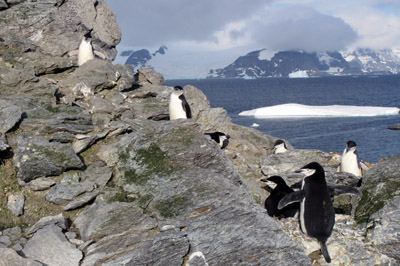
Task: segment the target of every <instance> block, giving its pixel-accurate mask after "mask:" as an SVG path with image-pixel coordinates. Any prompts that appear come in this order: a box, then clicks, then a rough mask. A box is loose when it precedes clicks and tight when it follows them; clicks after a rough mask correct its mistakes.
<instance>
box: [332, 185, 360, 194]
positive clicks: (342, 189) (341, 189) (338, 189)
mask: <svg viewBox="0 0 400 266" xmlns="http://www.w3.org/2000/svg"><path fill="white" fill-rule="evenodd" d="M328 190H329V193H330V194H331V195H332V196H338V195H342V194H353V195H361V192H360V191H359V190H358V189H357V188H355V187H350V186H328Z"/></svg>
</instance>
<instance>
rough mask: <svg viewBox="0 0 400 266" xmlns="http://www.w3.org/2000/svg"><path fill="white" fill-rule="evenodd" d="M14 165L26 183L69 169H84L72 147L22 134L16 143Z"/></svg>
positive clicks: (19, 176) (18, 175)
mask: <svg viewBox="0 0 400 266" xmlns="http://www.w3.org/2000/svg"><path fill="white" fill-rule="evenodd" d="M14 145H15V146H16V149H15V156H14V165H15V166H16V167H17V169H18V174H17V177H18V178H20V179H21V180H22V181H24V182H29V181H31V180H33V179H36V178H38V177H43V176H56V175H60V174H62V173H63V172H64V171H66V170H69V169H81V168H83V167H84V164H83V162H82V161H81V159H80V158H79V157H78V156H77V155H76V154H75V152H74V150H73V149H72V148H71V146H69V145H66V144H61V143H57V142H49V141H47V140H46V139H45V138H43V137H38V136H32V135H30V134H28V133H22V134H20V135H19V136H18V137H17V138H16V139H15V141H14Z"/></svg>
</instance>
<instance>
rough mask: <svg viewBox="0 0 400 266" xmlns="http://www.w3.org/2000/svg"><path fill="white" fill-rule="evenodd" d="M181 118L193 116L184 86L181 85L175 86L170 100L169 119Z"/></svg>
mask: <svg viewBox="0 0 400 266" xmlns="http://www.w3.org/2000/svg"><path fill="white" fill-rule="evenodd" d="M179 118H182V119H188V118H192V112H191V110H190V107H189V104H188V103H187V101H186V98H185V96H184V95H183V88H182V87H181V86H175V87H174V91H173V92H172V93H171V96H170V101H169V119H170V120H175V119H179Z"/></svg>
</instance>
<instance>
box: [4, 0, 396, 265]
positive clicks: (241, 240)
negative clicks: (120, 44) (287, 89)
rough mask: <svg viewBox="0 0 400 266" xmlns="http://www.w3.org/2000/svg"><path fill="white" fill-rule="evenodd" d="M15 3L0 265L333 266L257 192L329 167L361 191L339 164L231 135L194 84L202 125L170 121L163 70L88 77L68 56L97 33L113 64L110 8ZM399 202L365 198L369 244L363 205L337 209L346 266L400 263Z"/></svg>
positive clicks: (386, 164)
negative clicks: (219, 138) (273, 179)
mask: <svg viewBox="0 0 400 266" xmlns="http://www.w3.org/2000/svg"><path fill="white" fill-rule="evenodd" d="M3 2H4V3H2V2H1V1H0V9H1V10H2V11H0V14H2V15H4V18H8V19H10V21H9V24H7V27H9V30H10V31H9V33H10V34H9V35H7V36H5V35H6V33H5V31H4V29H3V28H2V29H0V37H1V38H3V39H4V42H1V43H0V55H1V60H0V70H1V71H0V73H1V74H0V75H1V79H0V81H1V83H0V95H1V100H0V118H1V119H2V120H4V123H3V124H2V125H1V127H0V134H1V135H0V148H1V150H0V151H1V152H0V159H1V164H0V188H1V190H0V196H1V197H2V198H4V199H7V200H8V202H7V201H6V200H4V201H0V217H1V220H0V230H1V231H0V253H1V258H2V260H1V262H0V263H3V261H5V262H6V263H8V264H10V265H12V264H13V263H15V264H27V265H29V264H31V265H116V264H132V265H310V264H311V263H313V262H318V263H320V264H324V262H323V261H322V257H321V256H320V255H319V254H318V252H315V251H317V250H318V246H315V245H314V244H315V242H314V241H310V240H308V239H306V238H305V237H304V235H303V234H302V233H301V232H300V229H299V226H298V221H297V220H296V219H288V220H280V221H278V220H276V219H274V218H272V217H269V216H268V215H267V213H266V210H265V209H264V208H263V207H262V202H263V200H264V199H265V197H267V196H268V192H266V191H265V190H264V189H263V188H261V186H260V183H259V182H258V180H259V179H260V178H262V177H264V176H265V175H272V174H279V175H281V176H282V177H284V178H285V180H286V181H287V182H288V183H290V184H295V183H297V182H298V181H300V180H301V178H302V177H301V176H299V175H297V174H294V173H293V171H294V170H296V169H297V168H299V167H301V166H303V165H304V164H306V163H308V162H309V161H318V162H320V163H321V164H322V165H323V166H324V168H325V170H326V172H327V177H328V182H329V183H330V184H331V185H350V186H355V185H356V184H357V183H358V181H359V180H358V178H356V177H354V176H352V175H350V174H344V173H341V174H337V173H336V167H337V165H338V164H339V162H340V160H339V159H340V158H338V156H337V155H334V154H330V153H324V152H321V151H313V150H295V149H293V148H292V147H291V146H290V144H289V143H288V146H289V147H290V149H289V151H288V152H287V153H285V154H280V155H273V154H272V152H273V145H274V143H275V140H276V139H277V138H275V137H272V136H267V135H265V134H263V133H261V132H259V131H257V130H255V129H251V128H246V127H242V126H238V125H236V124H233V123H232V122H231V120H230V118H229V117H228V115H227V113H226V111H225V110H224V109H222V108H211V107H210V103H209V102H208V100H207V98H206V97H205V95H204V94H203V93H202V92H201V91H200V90H198V89H197V88H195V87H193V86H186V87H185V88H184V91H185V95H186V98H187V100H188V102H189V104H190V106H191V108H192V113H193V119H189V120H174V121H170V120H169V119H168V102H169V96H170V93H171V92H172V90H173V89H172V88H171V87H167V86H165V85H164V79H163V77H162V75H161V74H159V73H156V72H154V70H153V69H150V68H145V69H140V70H139V71H138V72H137V73H135V74H134V73H133V72H132V70H131V68H130V67H128V66H121V65H114V64H112V63H111V62H110V60H100V59H93V60H90V61H88V62H87V63H85V64H83V65H82V66H81V67H77V65H76V58H74V57H73V56H69V55H68V53H67V52H66V51H67V50H68V51H69V50H71V49H76V45H75V44H78V43H79V39H80V37H79V36H80V35H81V33H86V32H88V31H91V33H92V37H93V38H94V39H95V41H94V43H95V49H99V50H100V51H101V52H103V53H104V54H106V55H107V58H108V59H112V58H113V56H112V54H113V49H114V47H115V45H116V43H117V41H118V38H119V37H118V36H119V35H118V32H119V31H117V30H112V29H113V27H114V26H116V25H114V21H113V15H110V14H111V13H110V11H109V10H108V9H107V8H106V5H105V3H104V2H103V1H91V0H88V1H80V2H79V1H75V0H71V1H46V2H43V1H38V2H35V1H14V2H13V3H11V1H3ZM78 2H79V3H78ZM33 7H35V8H36V10H39V11H41V12H42V11H43V12H42V13H40V12H39V13H40V14H39V13H38V14H36V15H35V14H34V12H33ZM26 8H31V9H29V12H27V13H26V18H25V20H21V18H23V13H21V12H22V11H23V10H25V9H26ZM11 14H14V15H13V16H11ZM42 14H43V15H42ZM14 18H17V19H16V20H15V19H14ZM63 19H64V24H63V25H61V24H62V23H61V22H62V21H63ZM103 21H107V23H109V24H107V26H105V25H104V22H103ZM1 23H6V20H2V21H1ZM28 24H29V25H30V24H32V27H31V28H28V27H27V28H24V29H21V31H18V30H16V28H12V27H17V26H18V27H22V26H23V25H28ZM36 26H38V28H36ZM39 26H40V27H39ZM50 29H51V30H50ZM60 29H62V30H63V31H62V32H59V31H58V30H60ZM67 29H70V30H71V31H68V30H67ZM72 29H73V30H72ZM40 34H41V35H40ZM3 35H4V36H3ZM78 37H79V38H78ZM58 38H59V40H58ZM65 38H69V39H68V40H64V39H65ZM56 39H57V40H56ZM58 42H65V43H62V44H59V46H57V47H55V48H54V50H51V46H54V45H55V44H57V43H58ZM96 43H97V44H96ZM70 55H71V54H70ZM216 131H219V132H223V133H225V134H228V135H230V142H229V144H228V146H227V147H226V148H225V149H224V150H221V149H220V147H219V146H218V144H217V143H215V142H214V141H213V140H212V139H211V138H210V137H209V136H208V135H206V134H205V133H213V132H216ZM375 167H376V168H375ZM375 167H374V168H373V170H370V171H371V174H368V175H367V176H366V177H365V180H363V187H362V191H363V193H365V195H364V194H363V197H364V196H365V197H367V196H368V197H370V196H371V195H372V194H371V192H369V190H368V187H369V186H370V185H369V184H372V185H371V186H373V185H374V184H375V183H374V182H375V181H373V180H375V177H372V176H375V175H374V174H373V173H379V176H380V177H379V179H381V177H383V178H384V177H385V176H387V175H389V180H391V174H392V172H393V171H392V170H390V169H394V168H395V167H397V159H396V158H395V159H392V158H388V159H386V160H385V161H383V162H382V163H379V164H377V165H376V166H375ZM388 169H389V170H388ZM368 176H370V177H368ZM377 178H378V177H377ZM364 182H365V183H364ZM381 183H383V185H380V184H381ZM375 185H376V184H375ZM378 185H379V186H378V187H383V188H384V187H386V186H387V184H386V183H385V181H379V182H378ZM389 186H392V185H389ZM396 193H398V190H395V192H394V193H393V197H392V198H387V199H386V198H385V200H384V201H383V203H382V204H381V205H382V206H381V208H375V207H371V206H368V204H370V203H371V202H372V203H373V201H371V200H368V199H369V198H368V197H367V198H363V197H362V200H361V201H360V204H359V205H358V206H359V207H358V209H357V210H356V211H355V213H356V217H358V216H357V215H360V213H361V216H363V215H364V213H365V215H367V217H368V219H370V220H373V221H374V224H373V225H375V229H374V228H372V227H370V224H368V226H369V227H368V228H369V231H368V234H367V235H365V227H363V226H361V227H359V226H357V225H356V224H355V223H354V220H353V219H352V218H351V216H350V215H349V214H350V213H352V212H354V205H355V203H356V202H357V200H358V198H357V197H353V198H350V199H347V200H344V202H345V206H346V209H345V208H344V207H341V206H340V207H337V208H336V209H337V210H339V209H341V210H343V212H344V213H347V214H348V215H341V216H337V219H336V227H335V231H334V234H333V236H332V237H331V238H330V240H329V241H328V249H329V250H330V252H331V256H332V258H333V261H334V263H337V264H344V265H350V264H351V263H352V262H356V263H359V264H362V263H363V262H364V261H365V262H366V263H365V264H366V265H374V264H390V263H393V262H394V261H396V260H398V258H397V257H396V256H397V255H396V251H397V250H398V249H397V248H398V247H397V245H398V243H399V241H398V239H397V235H396V234H395V233H393V234H392V237H385V234H388V233H390V232H396V231H395V230H396V228H397V227H396V226H397V224H398V223H396V221H397V220H396V219H397V218H396V217H397V214H396V213H395V214H392V213H393V211H395V210H396V208H397V206H398V201H397V200H398V199H397V198H398V197H397V196H398V194H396ZM22 199H24V201H23V200H22ZM374 199H375V198H374ZM335 201H337V200H336V198H335ZM258 203H259V204H258ZM8 204H9V206H7V205H8ZM7 207H8V208H7ZM362 210H367V212H364V211H362ZM369 210H372V211H369ZM13 212H14V214H13ZM28 225H29V226H28ZM391 247H394V248H393V249H391ZM13 250H15V251H18V253H16V252H14V251H13Z"/></svg>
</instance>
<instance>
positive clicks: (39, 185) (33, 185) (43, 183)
mask: <svg viewBox="0 0 400 266" xmlns="http://www.w3.org/2000/svg"><path fill="white" fill-rule="evenodd" d="M55 184H56V182H55V181H54V180H52V179H50V178H45V177H43V178H37V179H35V180H32V181H31V182H29V183H25V184H23V185H24V186H27V187H28V188H29V189H31V190H33V191H43V190H47V189H49V188H51V187H52V186H54V185H55Z"/></svg>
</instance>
